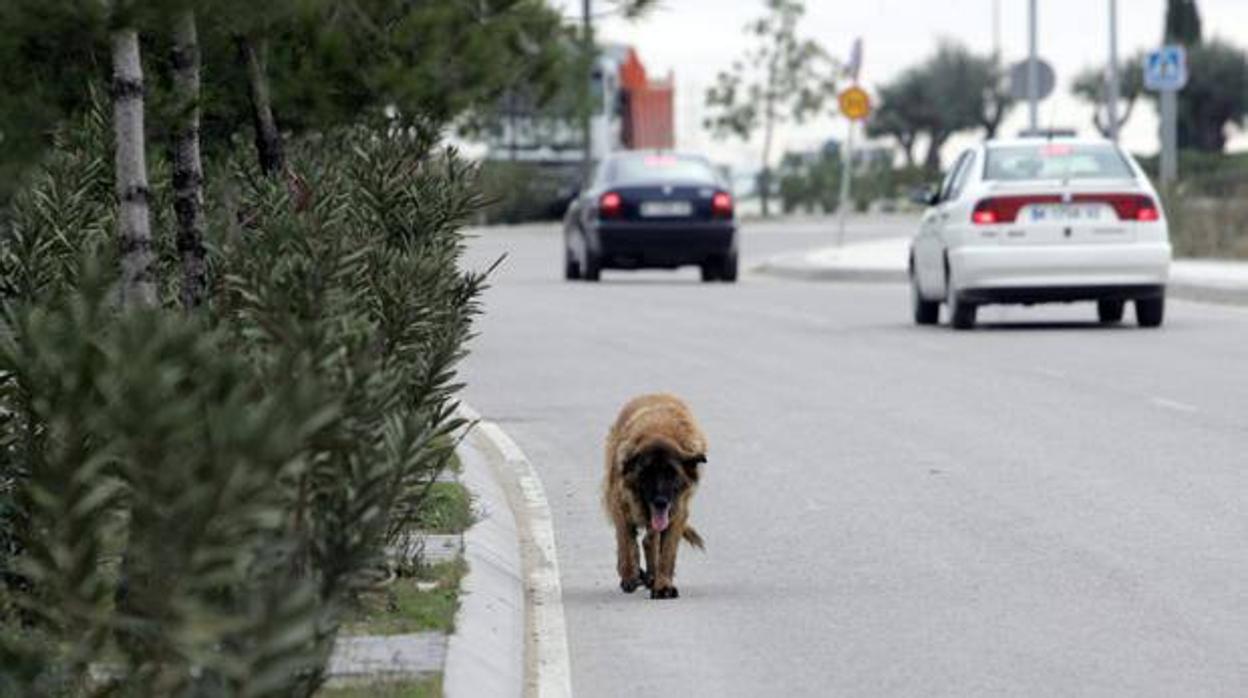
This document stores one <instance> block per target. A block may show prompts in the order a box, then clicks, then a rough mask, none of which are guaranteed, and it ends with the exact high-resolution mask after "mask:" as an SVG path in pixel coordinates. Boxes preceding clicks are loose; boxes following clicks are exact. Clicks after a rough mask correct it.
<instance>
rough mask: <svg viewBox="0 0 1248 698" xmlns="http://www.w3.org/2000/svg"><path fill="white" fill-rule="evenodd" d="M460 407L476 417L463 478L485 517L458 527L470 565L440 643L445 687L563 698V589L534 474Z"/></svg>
mask: <svg viewBox="0 0 1248 698" xmlns="http://www.w3.org/2000/svg"><path fill="white" fill-rule="evenodd" d="M459 413H460V416H461V417H463V418H465V419H467V420H469V421H471V422H475V423H476V427H475V428H473V429H472V430H471V432H470V433H469V434H468V436H467V439H466V441H467V450H466V451H465V452H464V455H465V456H467V457H466V458H465V459H464V460H465V468H464V479H463V482H464V483H465V485H467V486H468V487H469V489H470V490H471V491H472V492H473V493H474V495H476V496H477V498H478V499H477V501H478V502H479V504H480V505H481V506H484V507H485V508H486V512H485V514H486V515H485V517H484V518H483V520H482V522H481V523H478V524H477V525H476V526H474V527H473V528H471V529H469V530H468V532H467V533H466V534H465V548H466V551H465V555H466V556H467V559H468V569H469V571H468V576H467V577H466V578H465V579H464V588H463V591H464V594H463V596H462V597H461V598H462V599H463V601H462V604H463V605H462V606H461V610H460V614H459V616H458V617H457V631H456V633H455V635H453V636H452V637H451V641H450V646H449V648H448V656H447V662H446V670H445V675H444V685H445V692H446V695H447V696H448V697H451V698H454V697H455V696H465V697H468V696H483V695H489V696H511V695H521V694H523V695H524V696H526V698H568V697H570V696H571V695H572V674H571V668H570V663H569V659H568V641H567V629H566V624H565V622H564V617H563V593H562V588H561V586H560V581H559V563H558V557H557V554H556V549H555V531H554V526H553V520H552V516H551V513H550V506H549V504H548V503H547V501H546V495H545V492H544V490H543V488H542V483H541V479H540V478H539V477H538V476H537V472H536V471H535V470H534V468H533V464H532V463H531V462H529V459H528V458H527V457H526V456H525V455H524V452H523V451H521V450H520V448H519V446H517V445H516V443H515V442H514V441H512V440H511V438H510V437H509V436H507V434H506V433H505V432H504V431H503V430H502V429H501V428H499V426H498V425H497V424H494V423H493V422H488V421H485V420H483V419H481V417H480V415H479V414H478V413H477V412H475V411H473V410H472V409H471V408H468V407H467V406H464V405H462V404H461V406H460V410H459ZM474 452H475V453H474ZM477 529H481V531H478V530H477ZM474 597H476V598H474ZM517 665H518V666H517ZM482 674H484V676H482ZM521 686H522V687H523V688H522V689H521Z"/></svg>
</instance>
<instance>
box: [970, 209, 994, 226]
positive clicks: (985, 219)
mask: <svg viewBox="0 0 1248 698" xmlns="http://www.w3.org/2000/svg"><path fill="white" fill-rule="evenodd" d="M971 222H972V223H975V224H976V225H992V224H994V223H996V222H997V212H996V211H994V210H992V209H991V208H982V209H981V208H978V207H976V209H975V211H974V212H973V213H972V214H971Z"/></svg>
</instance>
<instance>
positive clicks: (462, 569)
mask: <svg viewBox="0 0 1248 698" xmlns="http://www.w3.org/2000/svg"><path fill="white" fill-rule="evenodd" d="M467 571H468V564H467V563H466V562H464V561H463V560H462V559H456V560H453V561H451V562H443V563H439V564H437V565H431V566H429V567H427V568H425V569H424V570H422V571H421V573H420V574H418V575H417V576H414V577H400V578H398V579H397V580H395V581H394V582H393V583H391V584H389V585H388V586H386V587H384V588H381V589H377V590H373V591H368V592H365V593H363V594H361V595H360V597H359V598H358V599H357V601H356V605H355V607H354V608H352V609H350V611H349V612H348V613H347V616H346V619H345V620H344V622H343V634H344V635H403V634H405V633H419V632H425V631H429V630H436V631H440V632H444V633H449V632H451V631H452V630H454V629H455V611H457V610H458V609H459V582H460V580H461V579H463V577H464V574H465V573H467Z"/></svg>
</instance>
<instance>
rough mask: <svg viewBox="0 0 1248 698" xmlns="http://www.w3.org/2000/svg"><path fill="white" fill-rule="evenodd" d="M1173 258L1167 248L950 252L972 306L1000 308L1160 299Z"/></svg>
mask: <svg viewBox="0 0 1248 698" xmlns="http://www.w3.org/2000/svg"><path fill="white" fill-rule="evenodd" d="M1170 258H1171V249H1170V244H1169V243H1167V242H1155V243H1152V242H1150V243H1139V242H1137V243H1128V244H1112V245H1087V244H1084V245H1031V246H1023V245H1019V246H1016V247H1011V246H1005V245H1000V246H996V245H994V246H988V245H984V246H966V247H961V248H956V249H952V250H950V251H949V264H950V267H951V268H952V271H953V278H954V283H955V284H956V286H957V289H958V291H959V293H960V294H961V295H962V296H963V297H964V298H966V299H967V300H972V301H974V299H975V298H977V297H978V298H983V299H984V300H981V301H975V302H998V303H1009V302H1017V303H1039V302H1047V301H1063V300H1092V299H1096V298H1111V297H1112V298H1136V297H1143V296H1148V295H1156V293H1158V292H1160V291H1159V290H1160V289H1164V288H1165V285H1166V282H1167V281H1168V280H1169V277H1170ZM991 299H999V300H991Z"/></svg>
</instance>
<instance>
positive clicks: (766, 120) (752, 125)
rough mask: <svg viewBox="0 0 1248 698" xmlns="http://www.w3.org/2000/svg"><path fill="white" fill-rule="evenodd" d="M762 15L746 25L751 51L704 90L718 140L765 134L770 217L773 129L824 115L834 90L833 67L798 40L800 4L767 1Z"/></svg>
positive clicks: (765, 201)
mask: <svg viewBox="0 0 1248 698" xmlns="http://www.w3.org/2000/svg"><path fill="white" fill-rule="evenodd" d="M765 5H766V14H765V15H764V16H763V17H761V18H760V19H758V20H755V21H754V22H751V23H750V24H748V25H746V33H747V35H748V36H749V37H750V38H751V39H752V40H753V41H754V42H755V45H754V47H753V48H751V49H750V50H748V51H747V52H746V53H745V55H744V56H743V57H742V58H740V59H738V60H736V61H734V62H733V64H732V67H731V69H729V70H726V71H722V72H720V73H719V75H718V77H717V78H716V82H715V85H714V86H713V87H711V88H710V89H709V90H707V93H706V105H707V108H708V109H709V110H710V112H711V113H712V116H711V117H710V118H708V119H707V120H706V124H705V125H706V126H707V128H709V129H711V130H712V132H713V133H714V134H715V135H716V136H718V137H725V136H734V137H737V138H740V139H742V140H749V139H750V137H751V136H752V135H753V134H754V133H755V132H756V131H758V130H759V129H760V128H761V129H762V131H763V153H762V176H761V180H762V181H761V186H760V189H761V191H762V207H763V215H764V216H766V215H769V213H770V209H769V199H770V197H771V190H772V181H771V180H772V177H771V153H772V148H773V146H774V144H775V135H776V128H777V127H778V126H779V125H781V124H783V123H786V122H790V121H791V122H794V123H802V122H804V121H806V120H807V119H809V118H810V117H812V116H815V115H816V114H819V113H820V112H821V111H822V110H823V105H824V103H825V101H826V100H827V99H828V97H830V96H831V95H832V94H833V93H834V91H835V89H836V66H835V64H834V62H833V61H832V59H831V57H830V56H829V55H828V53H827V51H825V50H824V49H823V47H822V46H820V45H819V44H818V43H816V42H815V41H812V40H809V39H802V38H799V37H798V33H797V30H798V23H799V22H800V21H801V19H802V16H803V15H804V14H805V12H806V7H805V5H804V4H803V2H802V1H801V0H765Z"/></svg>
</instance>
